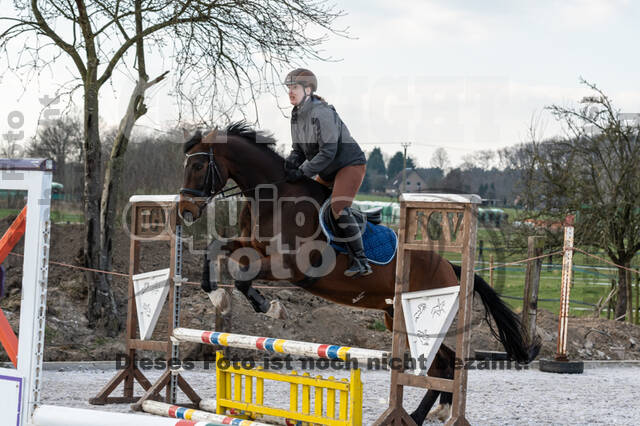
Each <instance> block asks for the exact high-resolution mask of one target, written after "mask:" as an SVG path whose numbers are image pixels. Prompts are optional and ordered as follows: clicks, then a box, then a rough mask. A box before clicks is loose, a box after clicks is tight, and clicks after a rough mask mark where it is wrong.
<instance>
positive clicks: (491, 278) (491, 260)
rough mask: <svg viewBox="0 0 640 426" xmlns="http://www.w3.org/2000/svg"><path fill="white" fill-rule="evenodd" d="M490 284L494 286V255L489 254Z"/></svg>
mask: <svg viewBox="0 0 640 426" xmlns="http://www.w3.org/2000/svg"><path fill="white" fill-rule="evenodd" d="M489 285H490V286H491V288H493V255H492V254H490V255H489Z"/></svg>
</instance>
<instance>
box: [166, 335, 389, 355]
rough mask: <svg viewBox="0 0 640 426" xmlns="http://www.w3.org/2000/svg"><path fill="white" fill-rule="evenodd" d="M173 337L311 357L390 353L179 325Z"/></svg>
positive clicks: (186, 340)
mask: <svg viewBox="0 0 640 426" xmlns="http://www.w3.org/2000/svg"><path fill="white" fill-rule="evenodd" d="M173 338H174V339H176V340H177V341H179V342H194V343H206V344H209V345H219V346H229V347H234V348H240V349H252V350H256V349H257V350H261V351H265V352H271V353H281V354H288V355H296V356H305V357H311V358H324V359H341V360H347V359H351V360H358V361H367V360H370V359H379V360H382V362H383V363H385V362H386V361H387V360H388V359H389V357H390V354H389V352H385V351H377V350H373V349H363V348H352V347H349V346H337V345H326V344H320V343H309V342H298V341H295V340H285V339H276V338H271V337H258V336H246V335H242V334H232V333H220V332H215V331H203V330H193V329H189V328H176V329H175V330H173Z"/></svg>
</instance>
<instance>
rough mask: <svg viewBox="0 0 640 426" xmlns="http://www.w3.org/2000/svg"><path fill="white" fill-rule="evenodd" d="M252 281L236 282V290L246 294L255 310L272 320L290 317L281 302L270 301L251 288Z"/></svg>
mask: <svg viewBox="0 0 640 426" xmlns="http://www.w3.org/2000/svg"><path fill="white" fill-rule="evenodd" d="M251 283H252V281H235V282H234V285H235V286H236V288H237V289H238V290H239V291H240V292H241V293H242V294H244V297H246V298H247V300H248V301H249V303H251V306H252V307H253V310H254V311H256V312H258V313H262V314H265V315H267V316H269V317H271V318H277V319H282V320H284V319H287V318H289V315H288V314H287V311H286V309H285V308H284V306H283V305H282V303H280V301H279V300H272V301H268V300H267V299H266V298H265V297H264V296H263V295H262V293H260V292H259V291H258V290H256V289H255V288H253V287H252V286H251Z"/></svg>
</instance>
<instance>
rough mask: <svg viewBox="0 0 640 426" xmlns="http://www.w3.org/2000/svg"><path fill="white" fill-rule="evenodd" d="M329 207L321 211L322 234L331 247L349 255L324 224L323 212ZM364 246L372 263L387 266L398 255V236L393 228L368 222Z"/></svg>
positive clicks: (363, 236) (364, 235)
mask: <svg viewBox="0 0 640 426" xmlns="http://www.w3.org/2000/svg"><path fill="white" fill-rule="evenodd" d="M327 205H328V203H325V204H324V206H323V207H322V209H320V215H319V216H320V226H321V227H322V232H323V233H324V235H325V236H326V237H327V241H329V244H330V245H331V247H333V248H334V249H335V250H336V251H337V252H339V253H347V249H346V248H345V246H344V243H338V242H335V241H333V240H334V236H333V233H332V232H331V229H329V227H328V226H327V224H325V223H324V220H323V216H324V214H323V212H324V209H325V208H326V207H327ZM362 245H363V246H364V253H365V254H366V255H367V259H369V261H370V262H371V263H374V264H376V265H386V264H387V263H389V262H391V261H392V260H393V258H394V257H395V255H396V251H397V250H398V236H397V235H396V233H395V232H394V231H393V229H391V228H388V227H386V226H384V225H374V224H373V223H369V222H367V225H366V229H365V231H364V234H363V235H362Z"/></svg>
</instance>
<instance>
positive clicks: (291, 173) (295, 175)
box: [284, 168, 304, 183]
mask: <svg viewBox="0 0 640 426" xmlns="http://www.w3.org/2000/svg"><path fill="white" fill-rule="evenodd" d="M284 173H285V175H286V178H287V182H291V183H294V182H297V181H299V180H300V179H302V177H303V176H304V173H302V170H300V169H298V168H296V169H285V170H284Z"/></svg>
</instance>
